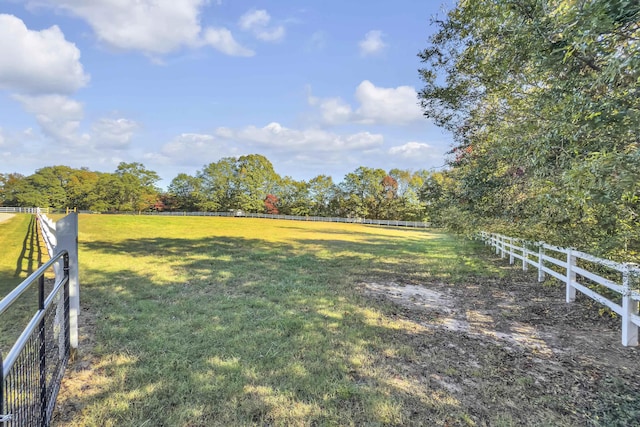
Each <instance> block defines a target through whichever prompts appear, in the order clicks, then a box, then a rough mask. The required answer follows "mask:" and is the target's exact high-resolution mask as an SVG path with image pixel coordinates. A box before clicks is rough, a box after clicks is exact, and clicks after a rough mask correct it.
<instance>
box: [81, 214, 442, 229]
mask: <svg viewBox="0 0 640 427" xmlns="http://www.w3.org/2000/svg"><path fill="white" fill-rule="evenodd" d="M81 213H83V212H81ZM123 213H124V212H123ZM142 214H143V215H159V216H220V217H236V218H240V217H242V218H266V219H282V220H289V221H312V222H342V223H349V224H371V225H386V226H390V227H411V228H429V227H431V224H430V223H428V222H422V221H399V220H394V219H367V218H342V217H325V216H305V215H273V214H262V213H251V212H243V211H237V212H142Z"/></svg>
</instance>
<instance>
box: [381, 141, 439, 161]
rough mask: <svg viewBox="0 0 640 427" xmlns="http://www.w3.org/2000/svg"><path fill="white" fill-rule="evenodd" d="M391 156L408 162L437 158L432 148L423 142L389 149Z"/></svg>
mask: <svg viewBox="0 0 640 427" xmlns="http://www.w3.org/2000/svg"><path fill="white" fill-rule="evenodd" d="M389 154H390V155H392V156H397V157H401V158H404V159H410V160H421V159H427V158H432V157H435V156H437V154H436V153H434V149H433V147H431V146H430V145H429V144H425V143H423V142H413V141H412V142H407V143H406V144H404V145H398V146H395V147H391V148H390V149H389Z"/></svg>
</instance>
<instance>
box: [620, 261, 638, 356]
mask: <svg viewBox="0 0 640 427" xmlns="http://www.w3.org/2000/svg"><path fill="white" fill-rule="evenodd" d="M633 266H634V265H633V264H626V265H625V268H624V271H623V272H622V288H623V290H622V345H624V346H630V345H634V346H635V345H638V325H636V324H635V323H633V321H632V316H633V315H636V316H637V315H638V301H636V300H634V299H633V298H632V291H633V287H632V282H633V281H632V274H631V271H632V270H634V271H636V270H635V269H633Z"/></svg>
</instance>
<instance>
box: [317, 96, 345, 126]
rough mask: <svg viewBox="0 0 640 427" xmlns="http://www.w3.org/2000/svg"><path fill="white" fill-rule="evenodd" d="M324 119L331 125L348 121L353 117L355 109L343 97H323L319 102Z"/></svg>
mask: <svg viewBox="0 0 640 427" xmlns="http://www.w3.org/2000/svg"><path fill="white" fill-rule="evenodd" d="M318 106H319V108H320V113H321V114H322V119H323V121H324V122H325V123H327V124H330V125H338V124H342V123H347V122H348V121H349V120H351V119H352V118H353V110H352V109H351V106H350V105H349V104H347V103H346V102H344V101H343V100H342V99H341V98H327V99H323V100H322V101H320V102H319V104H318Z"/></svg>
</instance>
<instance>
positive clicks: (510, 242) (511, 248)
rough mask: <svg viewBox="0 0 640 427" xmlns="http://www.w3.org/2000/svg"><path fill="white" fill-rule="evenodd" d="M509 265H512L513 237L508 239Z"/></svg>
mask: <svg viewBox="0 0 640 427" xmlns="http://www.w3.org/2000/svg"><path fill="white" fill-rule="evenodd" d="M509 264H513V237H509Z"/></svg>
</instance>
